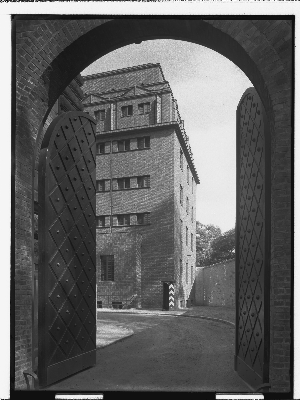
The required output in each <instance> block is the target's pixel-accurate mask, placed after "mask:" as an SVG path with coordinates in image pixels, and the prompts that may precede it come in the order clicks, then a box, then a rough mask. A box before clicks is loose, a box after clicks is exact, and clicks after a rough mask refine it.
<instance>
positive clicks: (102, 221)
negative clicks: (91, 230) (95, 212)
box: [96, 215, 105, 228]
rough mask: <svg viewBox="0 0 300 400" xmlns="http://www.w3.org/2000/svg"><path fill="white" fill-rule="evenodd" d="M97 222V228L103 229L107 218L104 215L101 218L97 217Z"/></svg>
mask: <svg viewBox="0 0 300 400" xmlns="http://www.w3.org/2000/svg"><path fill="white" fill-rule="evenodd" d="M96 221H97V227H98V228H102V227H104V226H105V216H104V215H101V216H100V217H97V218H96Z"/></svg>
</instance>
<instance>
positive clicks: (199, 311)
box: [97, 306, 235, 348]
mask: <svg viewBox="0 0 300 400" xmlns="http://www.w3.org/2000/svg"><path fill="white" fill-rule="evenodd" d="M102 313H113V314H125V315H126V314H138V315H153V316H161V317H174V316H181V317H190V318H202V319H207V320H214V321H216V322H220V323H225V324H228V325H231V326H234V322H235V308H232V307H221V306H220V307H218V306H215V307H212V306H196V307H190V308H186V309H180V310H174V311H173V310H171V311H161V310H137V309H129V310H117V309H111V308H98V310H97V315H98V321H97V348H101V347H106V346H108V345H110V344H113V343H115V342H118V341H120V340H123V339H125V338H127V337H130V336H132V335H133V334H134V331H133V330H132V329H131V328H130V327H129V326H127V325H126V324H124V323H119V322H116V321H102V320H101V314H102Z"/></svg>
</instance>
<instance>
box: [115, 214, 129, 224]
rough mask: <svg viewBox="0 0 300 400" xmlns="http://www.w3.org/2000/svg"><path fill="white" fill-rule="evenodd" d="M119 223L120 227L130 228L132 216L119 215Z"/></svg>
mask: <svg viewBox="0 0 300 400" xmlns="http://www.w3.org/2000/svg"><path fill="white" fill-rule="evenodd" d="M117 221H118V226H129V225H130V214H118V215H117Z"/></svg>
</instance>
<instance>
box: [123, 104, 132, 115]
mask: <svg viewBox="0 0 300 400" xmlns="http://www.w3.org/2000/svg"><path fill="white" fill-rule="evenodd" d="M132 110H133V109H132V105H130V106H123V107H121V115H122V117H130V116H131V115H132V114H133V111H132Z"/></svg>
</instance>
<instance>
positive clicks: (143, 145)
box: [137, 136, 150, 149]
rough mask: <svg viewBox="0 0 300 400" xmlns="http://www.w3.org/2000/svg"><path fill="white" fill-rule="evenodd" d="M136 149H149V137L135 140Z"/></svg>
mask: <svg viewBox="0 0 300 400" xmlns="http://www.w3.org/2000/svg"><path fill="white" fill-rule="evenodd" d="M137 147H138V149H148V148H150V136H145V137H141V138H138V139H137Z"/></svg>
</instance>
